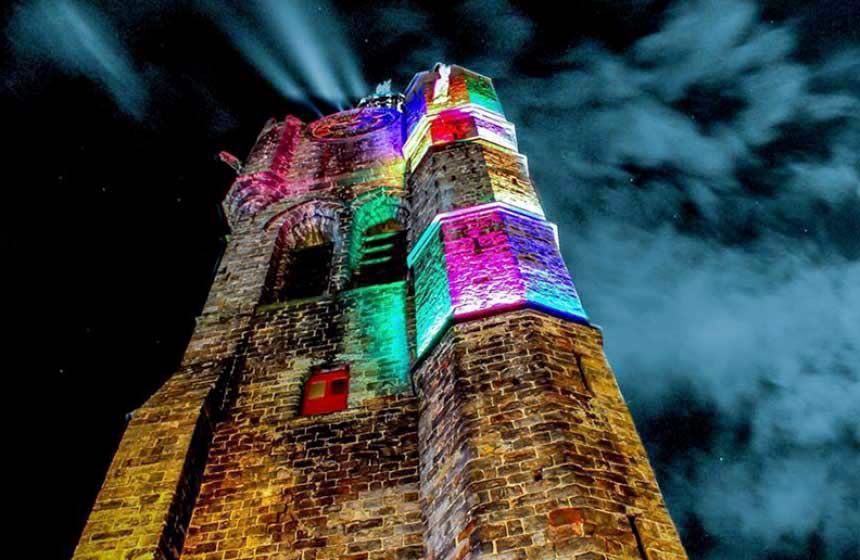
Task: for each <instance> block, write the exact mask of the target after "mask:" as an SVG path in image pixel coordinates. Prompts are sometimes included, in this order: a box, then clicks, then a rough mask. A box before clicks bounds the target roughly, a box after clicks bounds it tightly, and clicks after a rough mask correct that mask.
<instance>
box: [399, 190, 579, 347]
mask: <svg viewBox="0 0 860 560" xmlns="http://www.w3.org/2000/svg"><path fill="white" fill-rule="evenodd" d="M556 239H557V236H556V229H555V226H553V225H552V224H550V223H548V222H546V221H545V220H544V219H543V218H541V217H540V216H536V215H533V214H530V213H528V212H524V211H522V210H520V209H518V208H515V207H513V206H509V205H507V204H503V203H492V204H484V205H481V206H476V207H472V208H467V209H461V210H455V211H453V212H448V213H445V214H441V215H439V216H437V218H436V219H435V220H434V221H433V223H432V224H431V225H430V227H428V228H427V230H426V231H425V232H424V234H423V235H422V236H421V238H420V239H419V240H418V242H417V243H416V245H415V247H414V248H413V249H412V251H411V252H410V254H409V259H408V263H409V266H410V268H411V269H412V272H413V278H414V282H415V318H416V328H417V333H416V337H417V349H418V355H419V356H420V355H422V354H423V353H424V352H425V351H426V350H427V349H428V348H429V347H430V346H432V342H433V340H434V339H435V338H436V337H437V336H438V335H439V334H440V333H441V332H442V331H443V330H444V329H445V327H446V326H447V325H448V324H449V323H450V322H451V321H465V320H468V319H472V318H475V317H481V316H486V315H491V314H494V313H501V312H503V311H507V310H511V309H518V308H522V307H533V308H537V309H541V310H544V311H547V312H548V313H551V314H554V315H558V316H561V317H565V318H569V319H573V320H576V321H580V322H586V323H587V322H588V316H587V314H586V313H585V310H584V309H583V307H582V304H581V302H580V300H579V296H578V294H577V292H576V288H575V287H574V285H573V280H571V278H570V273H569V272H568V270H567V267H566V266H565V264H564V260H563V259H562V257H561V254H560V252H559V250H558V244H557V240H556Z"/></svg>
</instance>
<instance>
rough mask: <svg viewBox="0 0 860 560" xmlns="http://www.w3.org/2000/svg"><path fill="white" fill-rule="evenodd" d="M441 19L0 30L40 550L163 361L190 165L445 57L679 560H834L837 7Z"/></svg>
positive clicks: (222, 13)
mask: <svg viewBox="0 0 860 560" xmlns="http://www.w3.org/2000/svg"><path fill="white" fill-rule="evenodd" d="M441 4H443V3H440V2H432V3H431V2H417V3H408V2H392V3H381V4H379V3H374V4H359V3H357V2H344V3H342V5H333V6H332V5H323V4H319V3H309V4H303V5H300V6H291V5H286V4H278V3H276V2H275V0H259V1H257V2H251V3H247V2H243V3H236V4H235V5H236V6H244V8H242V9H241V10H239V9H237V8H235V7H231V6H230V5H228V4H218V3H216V2H167V1H139V2H133V3H128V2H118V1H117V2H104V3H87V2H83V1H82V0H57V1H52V0H34V1H28V2H21V3H16V4H15V5H12V6H8V7H6V8H3V10H4V11H3V40H4V44H3V50H4V53H5V56H4V57H3V59H2V60H3V62H2V63H0V72H2V73H1V74H0V76H2V80H3V88H2V107H3V111H4V113H6V118H5V119H4V124H5V126H4V131H5V134H4V137H5V138H6V140H7V142H6V146H5V150H6V154H7V157H6V163H7V169H11V171H12V176H11V177H10V178H7V182H6V192H7V198H6V204H5V205H4V208H5V210H6V212H5V214H6V216H7V219H6V220H5V226H6V227H7V228H8V229H7V234H6V235H4V241H5V243H4V249H6V253H7V254H11V256H12V257H13V258H12V259H11V262H13V263H14V266H12V267H10V269H12V270H14V271H15V274H12V275H11V276H12V280H13V282H22V283H23V286H20V287H18V286H16V287H15V288H14V291H12V292H10V293H12V294H14V295H13V297H12V300H13V301H12V302H11V303H12V304H13V305H12V308H13V310H15V311H18V310H21V311H23V312H24V313H23V314H22V321H20V322H18V321H16V322H14V324H15V325H20V327H19V328H17V329H16V331H17V334H22V335H23V336H22V337H21V338H22V339H23V340H22V341H21V346H20V348H16V349H15V350H16V354H15V355H16V356H17V357H24V358H25V359H24V360H22V361H23V362H24V363H25V366H24V367H23V369H21V368H19V369H20V371H21V374H20V375H19V376H18V377H20V378H21V379H22V380H23V381H24V382H25V383H26V385H27V386H28V389H27V391H29V392H27V393H25V394H24V396H22V398H21V400H22V402H23V403H24V404H25V406H26V410H27V411H28V412H27V415H26V418H29V419H30V420H28V421H26V422H22V423H21V424H22V425H26V426H27V429H21V430H16V432H17V434H16V435H17V436H18V437H20V439H21V445H22V453H21V455H20V456H21V457H24V458H25V460H23V464H22V466H23V467H24V469H25V470H28V471H30V472H31V474H35V475H36V478H34V480H38V485H37V486H36V488H37V492H36V494H35V497H32V496H31V498H30V500H29V501H30V504H29V506H30V507H31V508H32V510H33V512H32V513H33V515H37V516H44V515H45V513H44V512H45V509H44V508H45V504H50V510H51V514H50V519H51V530H50V531H46V532H44V533H43V535H42V541H41V550H42V551H43V552H44V554H42V553H40V554H39V555H38V557H40V558H42V557H44V558H65V557H68V556H69V555H70V553H71V550H72V547H73V546H74V543H75V541H76V538H77V536H78V534H79V532H80V530H81V528H82V525H83V522H84V519H85V516H86V513H87V511H88V509H89V508H90V506H91V504H92V501H93V499H94V497H95V493H96V492H97V491H98V487H99V484H100V482H101V479H102V478H103V476H104V473H105V471H106V469H107V467H108V464H109V461H110V458H111V455H112V453H113V450H114V449H115V447H116V445H117V442H118V438H119V437H120V435H121V432H122V429H123V425H124V416H125V414H126V413H127V412H129V411H131V410H133V409H134V408H136V407H137V406H139V405H140V404H141V403H142V402H143V401H144V400H145V399H146V398H147V396H148V395H149V394H151V392H152V391H154V390H155V388H157V387H158V386H159V385H160V384H161V383H162V382H163V381H164V380H165V379H166V378H167V377H168V376H169V375H170V374H171V373H172V371H173V370H174V368H175V367H176V366H177V364H178V361H179V358H180V356H181V353H182V351H183V349H184V346H185V344H186V343H187V340H188V337H189V336H190V333H191V331H192V329H193V324H194V316H195V315H196V314H197V312H198V311H199V309H200V307H201V305H202V302H203V300H204V298H205V296H206V292H207V289H208V285H209V282H210V279H211V275H212V268H213V266H214V263H215V260H216V258H217V255H218V254H219V252H220V250H221V248H222V239H223V236H224V234H225V233H226V227H225V226H224V225H223V220H222V219H221V217H220V214H219V211H218V203H219V202H220V200H221V198H222V197H223V196H224V194H225V193H226V190H227V188H228V187H229V185H230V182H231V172H230V170H229V169H228V168H227V167H226V166H224V165H223V164H221V163H219V162H218V161H216V159H215V154H217V152H218V151H219V150H221V149H227V150H230V151H232V152H234V153H236V154H237V155H239V156H240V157H244V155H245V153H246V152H247V150H248V149H249V148H250V146H251V144H252V142H253V140H254V138H255V137H256V134H257V133H258V131H259V130H260V128H261V127H262V125H263V123H264V122H265V120H266V119H267V118H268V117H270V116H278V117H283V116H284V115H285V114H287V113H294V114H297V115H299V116H300V117H302V118H305V119H312V118H315V117H314V111H315V110H318V111H321V112H323V113H328V112H332V111H335V110H337V108H338V107H342V106H349V105H350V104H352V103H354V102H355V101H356V99H357V97H358V96H360V95H361V94H362V93H363V92H364V91H369V90H370V89H372V85H373V84H375V83H377V82H380V81H382V80H385V79H392V80H393V83H394V87H395V88H398V87H399V88H403V87H405V85H406V83H407V82H408V80H409V78H410V77H411V76H412V74H414V73H415V72H418V71H420V70H424V69H428V68H430V67H431V66H432V64H433V63H435V62H437V61H444V62H448V63H457V64H461V65H464V66H467V67H469V68H471V69H473V70H476V71H478V72H481V73H484V74H488V75H490V76H493V77H494V78H495V83H496V87H497V89H498V91H499V94H500V97H501V99H502V103H503V105H504V107H505V110H506V112H507V115H508V118H509V119H510V120H511V121H513V122H514V123H515V124H516V126H517V129H518V135H519V139H520V147H521V151H523V152H524V153H525V154H527V155H528V156H529V159H530V167H531V171H532V174H533V177H534V180H535V182H536V184H537V186H538V189H539V191H540V193H541V195H542V199H543V202H544V206H545V207H546V211H547V213H548V215H549V217H550V218H551V219H552V220H553V221H555V222H557V223H558V224H559V228H560V235H561V242H562V248H563V251H564V254H565V258H566V260H567V263H568V266H569V267H570V269H571V271H572V274H573V277H574V280H575V281H576V282H577V285H578V288H579V291H580V292H581V295H582V297H583V301H584V303H585V305H586V308H587V309H588V311H589V313H590V315H591V316H592V318H593V320H594V321H595V322H596V323H597V324H599V325H601V326H602V327H603V329H604V332H605V337H606V344H607V353H608V356H609V359H610V361H611V362H612V365H613V367H614V368H615V370H616V373H617V375H618V378H619V382H620V384H621V386H622V391H623V392H624V394H625V396H626V398H627V400H628V402H629V404H630V407H631V409H632V411H633V414H634V417H635V418H636V423H637V426H638V427H639V429H640V431H641V433H642V435H643V438H644V440H645V442H646V445H647V447H648V449H649V452H650V455H651V459H652V461H653V463H654V466H655V468H656V469H657V472H658V477H659V479H660V483H661V485H662V488H663V490H664V493H665V495H666V499H667V502H668V505H669V508H670V510H671V512H672V514H673V516H674V518H675V520H676V522H677V524H678V526H679V528H680V530H681V532H682V535H683V539H684V542H685V544H686V546H687V548H688V550H689V552H690V554H691V557H693V558H707V559H724V558H732V559H735V558H750V559H753V558H754V559H780V560H783V559H785V560H788V559H802V558H803V559H806V558H833V559H836V558H838V559H852V558H853V559H857V558H860V531H858V527H860V474H858V473H860V424H858V403H860V3H858V2H856V1H855V0H840V1H837V0H831V1H825V0H821V1H817V2H807V3H803V2H776V1H773V2H763V3H758V4H757V3H754V2H752V1H749V0H690V1H674V2H673V1H666V0H662V1H654V2H648V1H635V0H619V1H617V2H606V1H598V0H581V1H577V2H575V3H572V4H575V6H576V8H569V9H568V11H567V12H566V13H560V12H559V11H556V10H550V9H549V7H548V5H549V3H546V4H547V7H544V8H542V9H540V10H538V9H536V8H534V4H537V3H536V2H511V3H507V2H504V1H502V0H480V1H474V2H467V3H464V4H462V5H458V6H456V7H446V6H442V5H441ZM540 4H544V3H540ZM553 4H555V3H553ZM571 10H572V11H571ZM7 262H9V261H8V260H7ZM25 349H26V350H25ZM15 394H16V393H13V395H15ZM7 398H9V397H8V396H7ZM13 404H16V403H13Z"/></svg>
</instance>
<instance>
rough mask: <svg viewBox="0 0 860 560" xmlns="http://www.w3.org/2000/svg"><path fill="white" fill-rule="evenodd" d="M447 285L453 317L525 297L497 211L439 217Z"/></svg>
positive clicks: (505, 305) (503, 306)
mask: <svg viewBox="0 0 860 560" xmlns="http://www.w3.org/2000/svg"><path fill="white" fill-rule="evenodd" d="M441 229H442V240H443V244H444V246H445V260H446V263H447V268H448V286H449V289H450V293H451V305H452V307H453V311H454V318H455V319H465V318H468V317H472V316H474V315H476V314H479V313H487V312H490V311H494V310H499V309H506V308H510V307H512V306H516V305H518V304H521V303H522V302H523V301H524V295H525V285H524V283H523V279H522V277H521V275H520V273H519V270H518V268H517V260H516V257H515V256H514V254H513V252H512V251H511V246H510V243H509V240H508V236H507V232H506V231H505V224H504V222H503V219H502V216H501V214H499V213H498V212H477V213H470V214H465V215H461V216H458V217H457V218H454V219H452V220H450V221H449V220H445V219H443V220H442V228H441Z"/></svg>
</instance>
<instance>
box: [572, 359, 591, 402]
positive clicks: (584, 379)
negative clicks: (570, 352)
mask: <svg viewBox="0 0 860 560" xmlns="http://www.w3.org/2000/svg"><path fill="white" fill-rule="evenodd" d="M575 357H576V371H578V372H579V379H580V380H581V381H582V387H583V388H584V389H585V391H586V392H587V393H588V394H589V395H593V394H594V391H593V390H592V389H591V383H589V382H588V375H586V374H585V366H583V365H582V356H580V355H579V354H576V355H575Z"/></svg>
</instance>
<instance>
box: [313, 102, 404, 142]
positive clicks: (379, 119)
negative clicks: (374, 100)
mask: <svg viewBox="0 0 860 560" xmlns="http://www.w3.org/2000/svg"><path fill="white" fill-rule="evenodd" d="M399 116H400V115H399V113H398V112H397V110H395V109H388V108H385V107H362V108H360V109H352V110H350V111H341V112H340V113H335V114H333V115H329V116H327V117H323V118H321V119H319V120H317V121H314V122H312V123H311V124H310V125H308V134H310V136H311V137H312V138H314V139H316V140H323V141H339V140H346V139H349V138H355V137H358V136H364V135H366V134H370V133H371V132H373V131H374V130H379V129H381V128H385V127H386V126H389V125H391V124H392V123H394V122H395V121H396V120H397V119H398V118H399Z"/></svg>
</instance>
